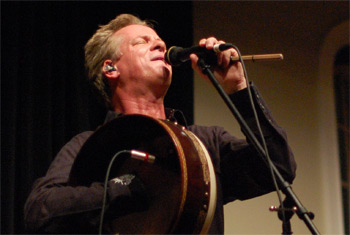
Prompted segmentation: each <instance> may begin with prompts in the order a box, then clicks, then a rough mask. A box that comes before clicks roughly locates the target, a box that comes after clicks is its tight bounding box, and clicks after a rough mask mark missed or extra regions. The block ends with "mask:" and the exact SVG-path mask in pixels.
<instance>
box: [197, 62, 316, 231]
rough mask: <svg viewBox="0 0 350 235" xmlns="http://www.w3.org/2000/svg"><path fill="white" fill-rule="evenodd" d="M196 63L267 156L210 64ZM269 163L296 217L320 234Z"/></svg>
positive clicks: (255, 145)
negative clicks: (293, 207) (295, 208)
mask: <svg viewBox="0 0 350 235" xmlns="http://www.w3.org/2000/svg"><path fill="white" fill-rule="evenodd" d="M197 64H198V66H199V67H200V68H201V69H202V72H203V73H204V74H205V75H207V76H208V77H209V79H210V81H211V83H212V84H213V85H214V87H215V88H216V89H217V91H218V92H219V94H220V96H221V98H222V99H223V100H224V102H225V103H226V105H227V106H228V108H229V109H230V111H231V113H232V114H233V115H234V116H235V118H236V119H237V121H238V123H239V124H240V126H241V128H242V131H243V132H244V133H245V135H246V136H247V138H248V139H249V140H250V141H251V143H252V144H253V146H254V147H255V149H256V150H257V151H258V153H259V154H260V155H261V156H262V157H265V158H267V156H266V153H265V150H264V149H263V147H262V146H261V144H260V142H259V141H258V139H257V138H256V137H255V135H254V134H253V132H252V131H251V129H250V128H249V126H248V125H247V123H246V122H245V120H244V119H243V117H242V116H241V114H240V113H239V111H238V110H237V108H236V106H235V105H234V104H233V103H232V101H231V100H230V98H229V97H228V95H227V94H226V92H225V91H224V89H223V88H222V86H221V85H220V83H219V82H218V80H217V79H216V78H215V76H214V74H213V72H212V71H211V69H210V65H209V64H207V63H206V62H205V61H204V59H203V58H201V57H199V60H198V63H197ZM248 88H249V87H248ZM265 158H264V160H265ZM265 161H266V160H265ZM270 164H271V168H272V170H273V173H274V174H275V176H276V178H277V180H278V183H279V185H280V186H281V190H282V192H283V193H284V194H285V195H286V196H287V197H289V199H290V200H292V201H293V205H295V206H296V207H297V211H296V213H297V215H298V217H299V218H300V219H302V220H303V221H304V223H305V224H306V226H307V227H308V229H309V230H310V232H311V233H312V234H320V232H319V231H318V230H317V228H316V226H315V225H314V224H313V222H312V219H313V218H310V215H311V214H312V213H310V212H308V211H307V210H306V208H305V207H304V206H303V205H302V204H301V202H300V200H299V199H298V197H297V196H296V195H295V193H294V192H293V190H292V187H291V185H290V184H289V183H288V182H287V181H286V180H285V179H284V178H283V177H282V175H281V173H280V172H279V171H278V169H277V168H276V166H275V165H274V164H273V163H272V162H270ZM290 217H291V216H290ZM288 222H289V221H288ZM288 222H287V225H283V228H288ZM284 223H285V221H284ZM289 228H290V224H289ZM287 230H288V229H287ZM283 232H285V233H284V234H290V233H291V231H288V232H287V231H283Z"/></svg>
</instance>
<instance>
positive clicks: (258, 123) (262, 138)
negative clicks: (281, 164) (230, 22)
mask: <svg viewBox="0 0 350 235" xmlns="http://www.w3.org/2000/svg"><path fill="white" fill-rule="evenodd" d="M229 45H230V46H231V47H232V48H234V49H235V50H236V51H237V53H238V57H239V62H241V64H242V68H243V72H244V76H245V78H246V84H247V89H248V96H249V101H250V104H251V107H252V110H253V114H254V118H255V121H256V125H257V128H258V131H259V135H260V137H261V140H262V145H263V148H264V151H265V156H266V159H267V162H268V165H269V168H270V173H271V177H272V180H273V184H274V187H275V189H276V193H277V197H278V200H279V202H280V205H281V211H282V218H283V222H284V223H285V222H286V217H285V210H284V205H283V202H282V196H281V192H280V189H279V187H278V184H277V180H276V176H275V173H274V172H273V168H272V165H273V162H272V160H271V158H270V154H269V151H268V149H267V145H266V141H265V138H264V134H263V132H262V129H261V125H260V121H259V117H258V114H257V111H256V108H255V104H254V101H253V95H252V92H251V90H250V84H249V79H248V73H247V70H246V67H245V64H244V62H243V59H242V55H241V52H240V51H239V49H238V47H237V46H235V45H233V44H231V43H229Z"/></svg>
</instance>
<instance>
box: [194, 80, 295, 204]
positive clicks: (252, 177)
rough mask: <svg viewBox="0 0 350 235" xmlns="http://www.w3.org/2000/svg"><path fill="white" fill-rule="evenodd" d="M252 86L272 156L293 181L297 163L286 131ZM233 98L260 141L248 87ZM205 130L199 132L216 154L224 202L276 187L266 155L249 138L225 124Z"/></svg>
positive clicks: (282, 172)
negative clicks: (234, 133) (239, 136)
mask: <svg viewBox="0 0 350 235" xmlns="http://www.w3.org/2000/svg"><path fill="white" fill-rule="evenodd" d="M250 87H251V91H252V97H253V101H254V103H255V107H256V112H257V115H258V119H259V122H260V126H261V129H262V132H263V135H264V139H265V141H266V144H267V148H268V152H269V156H270V158H271V160H272V162H273V163H274V164H275V166H276V168H277V169H278V170H279V171H280V173H281V175H282V176H283V177H284V179H285V180H287V181H288V182H289V183H291V182H292V181H293V179H294V177H295V169H296V163H295V161H294V157H293V153H292V151H291V149H290V147H289V146H288V142H287V136H286V133H285V131H284V130H283V129H282V128H281V127H280V126H278V125H277V123H276V121H275V120H274V118H273V117H272V114H271V112H270V110H269V108H268V107H267V105H266V104H265V102H264V100H263V99H262V97H261V95H260V94H259V92H258V90H257V89H256V87H255V86H254V84H252V85H251V86H250ZM230 98H231V100H232V102H233V103H234V104H235V106H236V108H237V109H238V111H239V113H240V114H241V116H242V117H243V119H244V120H245V122H246V123H247V125H248V126H249V127H250V129H251V130H252V132H253V134H254V135H255V136H256V138H257V139H258V140H259V141H260V140H261V137H260V134H259V131H258V127H257V124H256V120H255V118H254V113H253V110H252V108H251V104H250V100H249V94H248V91H247V89H244V90H241V91H238V92H236V93H234V94H232V95H230ZM204 130H205V131H204V132H203V131H198V130H197V132H198V133H199V135H200V136H201V137H202V138H201V139H202V141H203V142H204V143H206V146H207V148H208V151H209V152H210V154H211V156H212V159H213V164H214V166H215V170H216V174H217V175H218V177H219V178H220V181H221V183H222V193H223V201H224V203H228V202H231V201H234V200H236V199H239V200H245V199H250V198H253V197H256V196H260V195H263V194H266V193H269V192H271V191H273V190H275V188H274V184H273V181H272V177H271V171H270V168H269V167H268V165H267V163H266V159H265V157H263V156H261V155H260V154H259V153H258V152H257V150H256V149H255V148H254V146H253V145H252V144H251V143H250V141H249V140H246V139H238V138H236V137H234V136H232V135H231V134H230V133H228V132H227V131H226V130H224V128H222V127H209V128H207V129H204ZM243 133H244V132H243Z"/></svg>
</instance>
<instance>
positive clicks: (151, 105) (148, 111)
mask: <svg viewBox="0 0 350 235" xmlns="http://www.w3.org/2000/svg"><path fill="white" fill-rule="evenodd" d="M114 111H116V112H119V113H124V114H142V115H146V116H150V117H153V118H157V119H162V120H165V119H166V116H165V109H164V104H163V100H160V101H154V102H150V101H148V100H144V99H139V100H130V99H121V100H119V101H118V102H117V103H116V104H115V105H114Z"/></svg>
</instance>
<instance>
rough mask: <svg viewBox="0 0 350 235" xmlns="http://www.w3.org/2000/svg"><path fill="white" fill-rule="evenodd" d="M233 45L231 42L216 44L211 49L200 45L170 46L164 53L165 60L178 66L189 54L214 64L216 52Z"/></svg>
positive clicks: (188, 57)
mask: <svg viewBox="0 0 350 235" xmlns="http://www.w3.org/2000/svg"><path fill="white" fill-rule="evenodd" d="M231 47H233V46H232V44H228V43H224V44H216V45H214V47H213V49H207V48H205V47H201V46H192V47H188V48H182V47H177V46H172V47H170V48H169V50H168V51H167V53H166V56H165V61H166V62H167V63H168V64H171V65H172V66H179V65H181V64H182V63H184V62H186V61H188V60H189V59H190V55H191V54H193V53H194V54H196V55H198V56H201V57H202V58H203V59H204V60H205V61H206V62H207V63H209V64H213V65H215V64H216V63H217V56H216V53H219V52H221V51H224V50H227V49H229V48H231Z"/></svg>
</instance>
